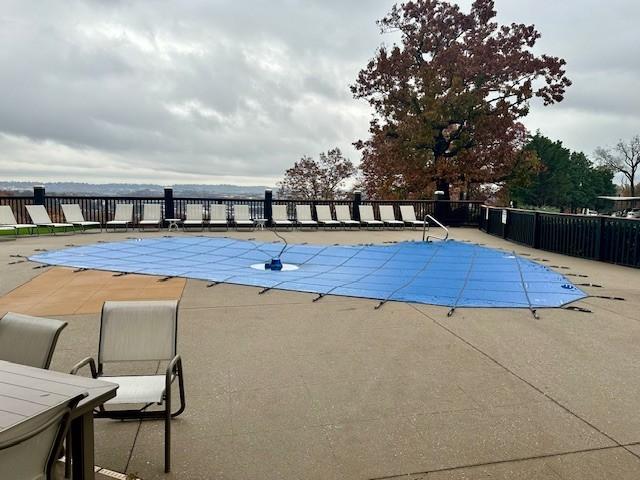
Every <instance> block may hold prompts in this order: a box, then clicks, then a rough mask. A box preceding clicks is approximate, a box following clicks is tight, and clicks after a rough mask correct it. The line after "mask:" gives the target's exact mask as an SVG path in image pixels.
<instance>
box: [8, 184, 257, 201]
mask: <svg viewBox="0 0 640 480" xmlns="http://www.w3.org/2000/svg"><path fill="white" fill-rule="evenodd" d="M34 185H44V186H45V189H46V191H47V193H48V194H57V195H100V196H127V195H129V196H149V197H151V196H159V195H162V193H163V191H164V187H163V186H162V185H155V184H150V183H149V184H144V183H99V184H97V183H80V182H50V183H44V184H43V183H42V182H10V181H9V182H6V181H5V182H0V191H10V192H15V193H16V194H27V195H28V194H30V193H31V192H33V186H34ZM267 188H269V187H265V186H241V185H224V184H220V185H199V184H193V185H184V184H182V185H174V186H173V194H174V195H175V196H176V197H205V198H206V197H250V198H253V197H262V196H264V191H265V189H267Z"/></svg>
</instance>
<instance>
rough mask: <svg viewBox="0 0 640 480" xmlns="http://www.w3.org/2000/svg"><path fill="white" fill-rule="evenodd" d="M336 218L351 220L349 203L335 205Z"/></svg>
mask: <svg viewBox="0 0 640 480" xmlns="http://www.w3.org/2000/svg"><path fill="white" fill-rule="evenodd" d="M336 220H341V221H344V220H353V219H352V218H351V212H350V211H349V205H336Z"/></svg>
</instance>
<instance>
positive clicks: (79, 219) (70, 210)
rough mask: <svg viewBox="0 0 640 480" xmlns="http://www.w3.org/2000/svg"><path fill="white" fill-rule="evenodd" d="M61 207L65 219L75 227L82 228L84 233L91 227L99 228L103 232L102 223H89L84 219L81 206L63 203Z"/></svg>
mask: <svg viewBox="0 0 640 480" xmlns="http://www.w3.org/2000/svg"><path fill="white" fill-rule="evenodd" d="M61 206H62V213H64V219H65V220H66V221H67V222H68V223H70V224H72V225H73V226H74V227H80V229H81V230H82V233H84V232H85V230H86V229H87V228H90V227H98V228H99V229H100V231H101V232H102V225H100V222H88V221H86V220H85V219H84V215H83V214H82V210H80V205H78V204H77V203H63V204H62V205H61Z"/></svg>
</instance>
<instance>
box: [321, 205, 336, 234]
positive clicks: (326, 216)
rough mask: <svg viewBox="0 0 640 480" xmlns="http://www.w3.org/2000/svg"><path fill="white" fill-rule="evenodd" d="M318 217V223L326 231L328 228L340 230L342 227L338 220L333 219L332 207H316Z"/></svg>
mask: <svg viewBox="0 0 640 480" xmlns="http://www.w3.org/2000/svg"><path fill="white" fill-rule="evenodd" d="M316 216H317V218H318V223H319V224H320V225H322V226H323V227H324V228H325V229H326V228H328V227H335V228H338V227H339V226H340V222H339V221H338V220H334V219H333V218H331V207H329V205H316Z"/></svg>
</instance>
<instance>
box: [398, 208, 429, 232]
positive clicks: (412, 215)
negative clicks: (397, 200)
mask: <svg viewBox="0 0 640 480" xmlns="http://www.w3.org/2000/svg"><path fill="white" fill-rule="evenodd" d="M400 217H402V221H403V222H404V224H405V225H407V226H409V227H412V228H413V229H414V230H415V229H416V228H417V227H422V226H423V225H424V222H422V221H420V220H416V211H415V209H414V208H413V205H400Z"/></svg>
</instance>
